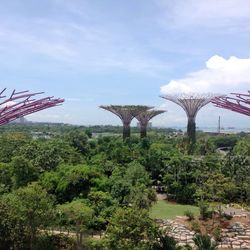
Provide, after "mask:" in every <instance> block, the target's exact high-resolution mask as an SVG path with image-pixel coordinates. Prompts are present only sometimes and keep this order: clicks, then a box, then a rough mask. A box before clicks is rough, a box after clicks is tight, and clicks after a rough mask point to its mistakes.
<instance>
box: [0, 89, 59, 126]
mask: <svg viewBox="0 0 250 250" xmlns="http://www.w3.org/2000/svg"><path fill="white" fill-rule="evenodd" d="M5 92H6V88H4V89H3V90H2V91H1V92H0V125H4V124H6V123H9V122H11V121H14V120H16V119H18V118H21V117H24V116H26V115H29V114H32V113H35V112H38V111H40V110H43V109H47V108H51V107H55V106H58V105H60V104H62V103H63V102H64V99H61V98H54V97H53V96H50V97H43V98H36V97H37V96H38V95H40V94H43V92H37V93H31V92H30V91H29V90H26V91H19V92H17V91H16V90H13V91H12V93H11V94H10V95H9V96H6V95H5Z"/></svg>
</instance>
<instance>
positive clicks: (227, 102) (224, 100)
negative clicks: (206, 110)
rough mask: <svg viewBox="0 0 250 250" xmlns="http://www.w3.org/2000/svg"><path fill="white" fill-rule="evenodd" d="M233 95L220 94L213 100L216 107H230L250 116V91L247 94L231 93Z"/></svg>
mask: <svg viewBox="0 0 250 250" xmlns="http://www.w3.org/2000/svg"><path fill="white" fill-rule="evenodd" d="M231 94H232V95H233V96H218V97H215V98H214V99H213V100H212V101H211V102H212V103H213V104H215V106H216V107H219V108H224V109H229V110H232V111H235V112H238V113H241V114H244V115H248V116H250V91H248V93H246V94H238V93H231Z"/></svg>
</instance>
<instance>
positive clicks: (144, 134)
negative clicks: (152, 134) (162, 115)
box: [141, 125, 147, 138]
mask: <svg viewBox="0 0 250 250" xmlns="http://www.w3.org/2000/svg"><path fill="white" fill-rule="evenodd" d="M144 137H147V125H141V138H144Z"/></svg>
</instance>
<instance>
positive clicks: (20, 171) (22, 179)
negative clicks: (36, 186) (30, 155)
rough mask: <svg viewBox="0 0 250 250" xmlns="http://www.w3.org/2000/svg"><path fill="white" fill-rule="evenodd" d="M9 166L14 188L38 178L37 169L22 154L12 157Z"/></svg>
mask: <svg viewBox="0 0 250 250" xmlns="http://www.w3.org/2000/svg"><path fill="white" fill-rule="evenodd" d="M10 166H11V173H12V181H13V186H14V188H19V187H24V186H26V185H27V184H28V183H30V182H32V181H35V180H37V178H38V170H37V169H36V168H35V167H33V166H32V164H31V163H30V162H29V161H28V160H26V159H25V158H24V157H22V156H16V157H13V158H12V161H11V163H10Z"/></svg>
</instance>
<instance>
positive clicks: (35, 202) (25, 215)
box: [2, 183, 54, 250]
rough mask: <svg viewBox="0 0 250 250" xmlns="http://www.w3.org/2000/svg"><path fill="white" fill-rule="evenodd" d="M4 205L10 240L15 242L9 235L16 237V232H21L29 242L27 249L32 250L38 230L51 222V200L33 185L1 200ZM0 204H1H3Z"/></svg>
mask: <svg viewBox="0 0 250 250" xmlns="http://www.w3.org/2000/svg"><path fill="white" fill-rule="evenodd" d="M2 199H3V200H2V202H3V203H4V204H5V205H6V208H7V210H6V213H7V216H6V217H7V218H8V219H9V222H8V223H9V225H11V226H10V227H8V224H7V230H9V232H10V237H9V238H10V240H12V241H15V239H13V238H12V236H11V234H12V232H14V235H17V233H16V231H17V230H18V231H20V229H22V230H23V232H22V234H25V237H26V238H27V239H28V241H29V249H31V250H33V249H34V243H35V241H36V237H37V233H38V229H39V228H41V227H44V226H47V225H49V223H50V222H51V221H52V220H53V216H54V206H53V202H54V201H53V199H52V197H51V196H49V195H48V194H47V193H46V192H45V191H44V190H43V189H42V188H41V187H40V186H39V185H38V184H36V183H34V184H31V185H29V186H27V187H24V188H20V189H18V190H16V191H14V192H12V193H10V194H6V195H4V196H3V198H2ZM3 203H2V204H3Z"/></svg>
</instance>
